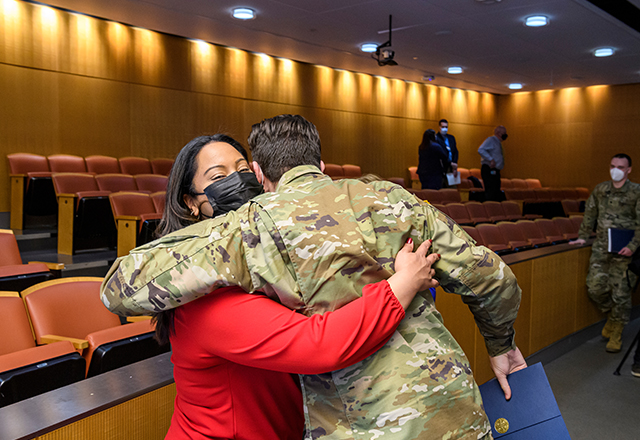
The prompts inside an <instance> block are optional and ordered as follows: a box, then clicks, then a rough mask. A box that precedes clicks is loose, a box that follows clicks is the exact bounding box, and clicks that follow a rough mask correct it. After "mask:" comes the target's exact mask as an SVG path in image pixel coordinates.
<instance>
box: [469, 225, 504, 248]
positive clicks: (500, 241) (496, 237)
mask: <svg viewBox="0 0 640 440" xmlns="http://www.w3.org/2000/svg"><path fill="white" fill-rule="evenodd" d="M476 229H477V230H478V233H479V234H480V236H481V237H482V242H483V243H484V245H485V246H487V247H488V248H489V249H491V250H493V251H503V250H507V249H509V248H510V246H509V243H508V242H507V241H506V240H505V239H504V237H503V236H502V232H500V229H499V228H498V226H496V225H490V224H481V225H477V226H476Z"/></svg>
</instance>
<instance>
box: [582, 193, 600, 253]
mask: <svg viewBox="0 0 640 440" xmlns="http://www.w3.org/2000/svg"><path fill="white" fill-rule="evenodd" d="M597 191H598V186H596V187H595V188H594V190H593V191H592V192H591V194H589V198H588V199H587V202H586V204H585V207H584V217H583V218H582V224H581V225H580V230H579V231H578V237H579V238H581V239H583V240H586V239H588V238H589V236H590V235H591V232H592V231H593V228H594V227H595V225H596V220H597V219H598V200H597V197H598V196H597V195H596V194H597Z"/></svg>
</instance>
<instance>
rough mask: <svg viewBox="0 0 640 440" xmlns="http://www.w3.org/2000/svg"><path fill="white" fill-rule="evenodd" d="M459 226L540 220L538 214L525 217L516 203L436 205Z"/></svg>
mask: <svg viewBox="0 0 640 440" xmlns="http://www.w3.org/2000/svg"><path fill="white" fill-rule="evenodd" d="M434 206H435V207H436V208H438V209H439V210H440V211H442V212H443V213H445V214H446V215H448V216H449V217H450V218H451V219H452V220H453V221H455V222H456V223H458V224H459V225H466V226H473V225H477V224H480V223H498V222H503V221H517V220H532V219H536V218H540V217H541V216H540V215H537V214H527V215H523V214H522V211H521V210H520V205H518V204H517V203H515V202H510V201H503V202H483V203H479V202H467V203H450V204H448V205H439V204H434Z"/></svg>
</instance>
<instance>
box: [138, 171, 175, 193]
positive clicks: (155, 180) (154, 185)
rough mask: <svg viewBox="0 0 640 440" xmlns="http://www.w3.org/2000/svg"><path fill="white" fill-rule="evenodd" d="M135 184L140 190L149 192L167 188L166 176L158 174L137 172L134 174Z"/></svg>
mask: <svg viewBox="0 0 640 440" xmlns="http://www.w3.org/2000/svg"><path fill="white" fill-rule="evenodd" d="M135 179H136V185H137V186H138V189H139V190H140V191H149V192H150V193H154V192H158V191H166V190H167V182H168V181H169V178H168V177H167V176H161V175H159V174H138V175H137V176H135Z"/></svg>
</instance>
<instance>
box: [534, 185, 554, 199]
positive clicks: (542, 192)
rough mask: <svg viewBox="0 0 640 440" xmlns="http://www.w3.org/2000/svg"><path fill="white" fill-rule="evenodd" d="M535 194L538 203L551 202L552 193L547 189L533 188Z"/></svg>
mask: <svg viewBox="0 0 640 440" xmlns="http://www.w3.org/2000/svg"><path fill="white" fill-rule="evenodd" d="M533 193H534V194H535V197H536V202H538V203H548V202H550V201H551V192H550V190H549V189H547V188H533Z"/></svg>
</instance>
